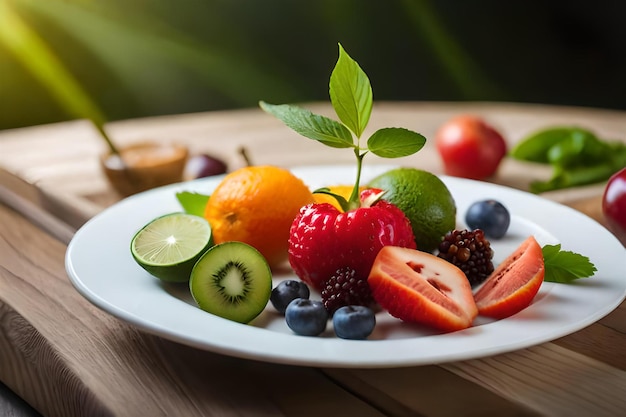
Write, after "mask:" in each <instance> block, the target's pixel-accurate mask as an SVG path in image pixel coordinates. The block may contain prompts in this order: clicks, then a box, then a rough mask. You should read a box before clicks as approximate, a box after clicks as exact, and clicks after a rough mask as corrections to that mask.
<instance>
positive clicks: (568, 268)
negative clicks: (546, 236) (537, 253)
mask: <svg viewBox="0 0 626 417" xmlns="http://www.w3.org/2000/svg"><path fill="white" fill-rule="evenodd" d="M541 252H542V253H543V262H544V265H545V276H544V278H543V280H544V281H547V282H559V283H570V282H572V281H575V280H576V279H579V278H587V277H591V276H593V274H594V273H595V272H596V271H597V269H596V267H595V265H594V264H593V263H591V261H590V260H589V258H588V257H586V256H583V255H580V254H578V253H575V252H570V251H565V250H561V244H558V245H545V246H544V247H542V248H541Z"/></svg>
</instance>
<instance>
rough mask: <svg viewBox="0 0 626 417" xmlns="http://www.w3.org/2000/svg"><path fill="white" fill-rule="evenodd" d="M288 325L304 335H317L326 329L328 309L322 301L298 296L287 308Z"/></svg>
mask: <svg viewBox="0 0 626 417" xmlns="http://www.w3.org/2000/svg"><path fill="white" fill-rule="evenodd" d="M285 320H286V321H287V326H289V328H290V329H291V330H293V332H294V333H296V334H299V335H302V336H317V335H319V334H321V333H322V332H323V331H324V330H326V324H327V323H328V311H326V307H324V304H323V303H322V302H321V301H317V300H310V299H307V298H296V299H295V300H293V301H292V302H290V303H289V305H288V306H287V309H286V310H285Z"/></svg>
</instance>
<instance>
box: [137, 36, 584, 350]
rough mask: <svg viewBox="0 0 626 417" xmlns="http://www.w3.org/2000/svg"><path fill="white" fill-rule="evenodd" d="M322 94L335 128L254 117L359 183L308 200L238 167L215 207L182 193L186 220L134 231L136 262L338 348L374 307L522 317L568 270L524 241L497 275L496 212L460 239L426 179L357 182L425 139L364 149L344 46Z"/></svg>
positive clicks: (244, 312) (283, 174)
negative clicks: (297, 136) (350, 157)
mask: <svg viewBox="0 0 626 417" xmlns="http://www.w3.org/2000/svg"><path fill="white" fill-rule="evenodd" d="M346 87H347V88H346ZM330 93H331V101H332V103H333V107H334V108H335V109H336V112H337V115H338V116H339V119H340V120H341V122H336V121H334V120H331V119H329V118H326V117H323V116H319V115H315V114H312V113H310V112H308V111H307V110H304V109H301V108H298V107H295V106H289V105H271V104H268V103H264V102H261V107H262V108H263V109H264V110H265V111H266V112H268V113H270V114H272V115H274V116H276V117H277V118H279V119H280V120H282V121H283V122H284V123H285V124H286V125H287V126H289V127H290V128H292V129H294V130H296V131H297V132H299V133H301V134H302V135H303V136H305V137H307V138H309V139H313V140H317V141H319V142H321V143H322V144H325V145H328V146H331V147H333V148H349V149H352V150H353V152H354V154H355V156H356V160H357V176H356V178H355V181H354V184H350V185H349V186H346V185H333V186H330V187H328V188H323V189H319V190H310V189H309V188H308V187H307V186H306V185H305V184H304V182H303V181H302V180H301V179H299V178H297V177H296V176H295V175H293V173H291V172H290V171H289V170H286V169H283V168H279V167H275V166H248V167H245V168H241V169H238V170H236V171H233V172H231V173H229V174H227V175H225V176H224V177H223V178H222V180H221V181H220V183H219V185H218V186H217V187H216V188H215V189H214V190H213V192H212V193H211V196H210V197H209V196H202V195H197V194H192V193H179V194H177V197H178V199H179V201H180V202H181V204H182V206H183V208H184V209H185V213H173V214H169V215H166V216H163V217H161V218H159V219H155V220H154V221H152V222H150V223H148V224H147V225H145V226H144V227H143V228H141V229H140V230H139V232H137V234H136V235H135V237H134V238H133V240H132V242H131V252H132V254H133V257H134V259H135V260H136V261H137V263H138V264H139V265H141V266H142V267H144V268H145V269H146V270H147V271H148V272H150V273H151V274H153V275H154V276H156V277H158V278H160V279H163V280H167V281H174V282H183V283H188V285H189V288H190V291H191V294H192V296H193V298H194V300H195V301H196V302H197V304H198V306H199V307H200V308H202V309H203V310H206V311H207V312H210V313H212V314H215V315H218V316H220V317H223V318H227V319H230V320H233V321H237V322H240V323H249V322H250V321H252V320H253V319H254V318H255V317H257V316H258V315H259V314H261V313H262V312H263V311H264V310H266V307H267V305H268V304H271V305H272V306H273V309H274V310H275V312H276V313H275V314H283V315H284V316H285V320H286V323H287V325H288V326H289V328H290V329H292V330H293V332H294V333H296V334H299V335H307V336H314V335H319V334H321V333H323V332H324V331H325V330H326V328H327V325H328V323H329V321H330V320H332V324H333V329H334V332H335V334H336V335H337V336H338V337H340V338H346V339H365V338H367V337H368V336H369V335H370V334H371V333H372V331H373V330H374V327H375V325H376V313H377V312H378V311H381V310H384V311H387V312H388V313H389V314H391V315H392V316H394V317H396V318H398V319H399V320H402V321H405V322H410V323H419V324H421V325H424V326H428V327H432V328H435V329H439V330H441V331H455V330H461V329H465V328H468V327H470V326H471V325H472V324H473V322H474V320H475V318H476V317H477V316H478V315H479V314H480V315H483V316H487V317H492V318H496V319H500V318H505V317H509V316H510V315H512V314H515V313H517V312H519V311H521V310H522V309H524V308H525V307H527V306H528V305H529V304H530V303H531V302H532V300H533V298H534V297H535V295H536V294H537V292H538V291H539V288H540V286H541V284H542V282H544V278H545V277H546V276H547V273H548V271H547V269H548V268H547V267H548V266H549V265H554V264H558V263H559V262H560V263H561V266H562V265H563V262H562V261H554V259H556V258H557V256H555V254H558V255H563V254H564V253H565V252H562V251H560V247H549V248H547V249H549V250H548V251H546V250H545V249H546V248H543V249H542V248H541V246H540V245H539V243H538V242H537V241H536V240H535V238H534V237H532V236H529V237H528V238H527V239H526V240H525V241H524V242H523V243H522V244H521V245H520V246H519V247H518V248H517V250H515V251H514V253H511V254H509V256H508V257H506V259H505V260H504V261H503V262H501V263H500V264H499V265H497V266H495V267H494V265H493V262H492V258H493V249H492V248H491V244H490V240H489V239H499V238H501V237H503V236H504V235H506V233H507V230H508V228H509V224H510V220H511V219H510V214H509V211H508V209H507V208H506V207H504V206H503V205H502V204H501V203H499V202H497V201H495V200H485V201H477V202H476V203H475V204H472V205H471V206H470V207H469V209H468V211H467V212H466V213H465V217H464V220H465V224H466V225H467V226H468V229H463V230H457V229H455V226H456V224H457V221H456V220H457V214H458V213H457V209H456V204H455V201H454V198H453V196H452V195H451V193H450V191H449V190H448V188H447V187H446V185H445V184H444V183H443V182H442V181H441V180H440V179H439V178H438V177H437V176H435V175H433V174H432V173H429V172H426V171H422V170H419V169H415V168H397V169H392V170H390V171H388V172H385V173H383V174H381V175H379V176H378V177H376V178H373V179H372V180H370V181H369V182H368V183H367V184H365V185H363V184H361V178H360V175H361V169H362V162H363V158H364V156H365V155H366V154H367V153H370V152H371V153H374V154H376V155H378V156H381V157H387V158H394V157H402V156H407V155H410V154H413V153H415V152H417V151H419V150H420V149H421V148H422V147H423V146H424V143H425V138H424V137H423V136H422V135H420V134H418V133H416V132H412V131H409V130H406V129H402V128H385V129H380V130H378V131H376V132H375V133H373V134H372V135H371V136H370V137H369V139H368V140H367V144H366V145H362V144H361V136H362V134H363V132H364V130H365V128H366V126H367V123H368V120H369V116H370V112H371V109H372V92H371V87H370V84H369V80H368V79H367V77H366V75H365V74H364V73H363V71H362V70H361V68H360V67H359V66H358V64H357V63H356V62H355V61H353V60H352V59H351V58H350V57H349V56H348V55H347V53H346V52H345V51H344V50H343V48H341V47H340V55H339V60H338V62H337V65H336V67H335V69H334V71H333V74H332V75H331V81H330ZM329 185H331V184H329ZM550 253H552V257H551V259H548V257H547V254H550ZM566 254H571V253H566ZM571 255H572V256H573V257H574V258H576V259H577V261H580V255H576V254H571ZM577 256H578V258H577ZM566 257H567V256H566ZM559 259H562V257H559ZM287 262H288V263H287ZM579 263H581V262H579ZM582 263H583V264H584V259H583V262H582ZM289 268H290V269H291V270H293V272H294V273H295V275H296V276H297V278H298V279H289V280H285V281H282V282H280V283H277V284H276V285H274V283H273V281H272V276H273V272H275V271H279V270H285V269H289ZM578 270H579V271H580V270H582V272H578V276H576V277H574V278H578V277H580V276H590V275H592V274H593V272H594V270H593V265H591V264H589V263H588V260H587V265H586V268H579V269H578ZM570 275H571V274H570ZM560 276H561V277H562V276H563V275H560ZM565 276H567V274H565ZM574 278H571V277H570V278H568V279H574ZM313 295H315V296H313Z"/></svg>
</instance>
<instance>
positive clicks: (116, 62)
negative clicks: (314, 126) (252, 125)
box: [0, 0, 626, 129]
mask: <svg viewBox="0 0 626 417" xmlns="http://www.w3.org/2000/svg"><path fill="white" fill-rule="evenodd" d="M625 12H626V5H625V3H624V2H617V1H615V2H596V3H593V4H589V3H588V2H583V1H571V2H565V1H558V2H555V1H540V0H527V1H511V2H502V1H495V0H487V1H478V2H459V1H452V0H442V1H437V2H435V1H427V0H386V1H367V0H318V1H308V0H301V1H296V0H264V1H253V0H248V1H244V0H177V1H173V0H0V129H6V128H13V127H21V126H28V125H34V124H40V123H49V122H55V121H62V120H69V119H74V118H77V117H80V114H79V113H80V112H72V111H68V110H67V108H64V107H63V105H61V104H60V101H59V99H58V97H57V96H55V95H54V94H53V93H51V90H50V89H47V88H46V87H45V86H44V84H45V83H43V82H42V80H41V78H40V77H42V73H41V72H40V73H39V75H38V76H36V75H34V74H35V73H34V72H33V71H32V68H30V67H29V65H37V64H36V62H41V61H37V59H38V57H37V54H36V53H33V52H32V51H33V49H32V48H30V49H29V44H28V43H25V44H23V43H20V41H19V39H20V38H19V36H17V37H16V36H15V35H16V34H17V35H19V34H20V33H22V32H21V30H20V28H21V27H22V26H20V25H22V24H23V25H24V26H25V27H26V29H27V30H30V31H32V33H34V34H36V36H38V37H39V38H40V40H42V41H43V42H44V45H45V46H46V47H47V48H49V51H50V52H52V56H53V57H56V59H58V63H60V64H61V66H62V67H64V68H65V69H66V70H67V72H68V73H69V74H71V76H72V77H73V78H74V79H75V80H76V81H78V84H79V85H80V86H82V88H84V90H85V91H86V92H87V94H88V96H89V97H91V99H92V100H93V102H94V103H95V104H96V106H97V107H98V108H99V109H100V110H101V111H102V113H103V115H104V118H105V119H107V120H117V119H126V118H134V117H143V116H152V115H162V114H172V113H187V112H197V111H207V110H219V109H233V108H241V107H252V106H256V105H257V102H258V100H260V99H263V100H266V101H269V102H274V103H285V102H304V101H312V100H328V78H329V75H330V72H331V70H332V67H333V66H334V64H335V62H336V59H337V55H338V50H337V43H338V42H341V44H342V45H343V46H344V48H345V49H346V50H347V51H348V53H349V54H350V55H351V56H352V57H353V58H354V59H356V60H357V61H358V62H359V64H360V65H361V66H362V67H363V69H364V70H365V72H366V73H367V74H368V75H369V77H370V79H371V82H372V85H373V88H374V98H375V100H445V101H448V100H454V101H463V100H481V101H515V102H533V103H548V104H565V105H578V106H588V107H603V108H614V109H626V77H625V73H626V25H624V24H623V18H624V16H625ZM16 39H17V40H16ZM20 51H21V52H20ZM25 51H30V52H26V53H25ZM25 57H26V58H25ZM29 59H30V61H28V60H29ZM25 60H26V61H25ZM28 62H30V64H29V63H28ZM33 63H34V64H33ZM40 70H41V68H40ZM42 71H44V72H45V71H46V70H45V68H44V69H43V70H42ZM44 76H45V75H44ZM38 77H39V78H38ZM52 78H53V80H52V81H50V80H48V81H49V82H54V77H52ZM57 94H58V92H57Z"/></svg>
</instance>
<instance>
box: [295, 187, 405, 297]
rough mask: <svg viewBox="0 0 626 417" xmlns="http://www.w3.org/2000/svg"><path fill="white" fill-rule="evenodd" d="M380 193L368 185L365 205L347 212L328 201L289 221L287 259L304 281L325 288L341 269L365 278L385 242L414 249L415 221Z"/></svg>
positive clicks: (307, 207)
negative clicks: (351, 271)
mask: <svg viewBox="0 0 626 417" xmlns="http://www.w3.org/2000/svg"><path fill="white" fill-rule="evenodd" d="M381 194H382V191H380V190H374V189H368V190H364V191H363V192H362V193H361V200H360V201H361V205H360V206H359V207H358V208H355V209H351V210H347V211H345V212H342V211H340V210H338V209H336V208H335V207H333V206H332V205H331V204H328V203H321V204H309V205H306V206H304V207H303V208H302V209H301V210H300V213H299V214H298V216H297V217H296V218H295V220H294V222H293V223H292V225H291V231H290V236H289V263H290V264H291V267H292V268H293V270H294V271H295V273H296V275H298V277H299V278H300V279H301V280H302V281H304V282H306V283H307V284H309V285H310V286H311V287H313V288H315V289H317V290H320V291H321V289H322V287H323V286H324V283H325V282H326V281H327V280H328V279H329V278H330V277H332V276H333V274H335V272H336V271H337V270H339V269H341V268H351V269H353V270H354V271H355V277H356V279H363V280H365V279H367V276H368V275H369V272H370V269H371V268H372V264H373V263H374V258H376V255H377V254H378V251H380V249H381V248H382V247H383V246H387V245H392V246H401V247H406V248H415V238H414V236H413V229H412V228H411V223H410V222H409V220H408V219H407V217H406V216H405V215H404V213H403V212H402V211H401V210H400V209H399V208H398V207H396V206H395V205H393V204H391V203H388V202H387V201H385V200H380V199H377V198H379V197H380V195H381ZM372 201H373V202H372Z"/></svg>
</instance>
